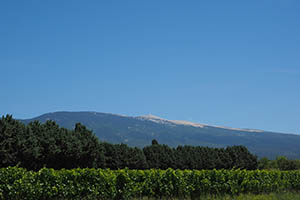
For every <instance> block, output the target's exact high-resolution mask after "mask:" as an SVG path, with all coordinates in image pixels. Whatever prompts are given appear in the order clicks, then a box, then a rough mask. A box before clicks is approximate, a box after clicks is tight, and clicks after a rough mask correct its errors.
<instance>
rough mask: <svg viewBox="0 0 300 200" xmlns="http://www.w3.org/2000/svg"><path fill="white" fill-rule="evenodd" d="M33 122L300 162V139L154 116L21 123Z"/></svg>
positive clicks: (134, 141)
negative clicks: (77, 125) (245, 151)
mask: <svg viewBox="0 0 300 200" xmlns="http://www.w3.org/2000/svg"><path fill="white" fill-rule="evenodd" d="M34 120H39V121H40V122H45V121H46V120H54V121H56V122H57V123H58V124H59V125H60V126H63V127H65V128H68V129H73V128H74V125H75V123H77V122H80V123H82V124H84V125H85V126H87V127H88V128H89V129H91V130H93V132H94V133H95V134H96V135H97V136H98V137H99V139H100V140H101V141H107V142H111V143H125V144H128V145H130V146H138V147H143V146H146V145H150V143H151V140H152V139H156V140H158V141H159V143H161V144H167V145H169V146H173V147H176V146H178V145H195V146H196V145H200V146H209V147H226V146H228V145H244V146H246V147H247V148H248V149H249V150H250V151H251V152H252V153H254V154H256V155H258V156H259V157H263V156H266V157H269V158H275V157H276V156H278V155H284V156H287V157H289V158H300V135H293V134H282V133H273V132H266V131H261V130H252V129H236V128H228V127H217V126H210V125H205V124H198V123H192V122H187V121H177V120H167V119H162V118H159V117H156V116H153V115H146V116H139V117H129V116H122V115H116V114H108V113H98V112H55V113H47V114H44V115H41V116H38V117H35V118H33V119H26V120H21V121H23V122H24V123H29V122H30V121H34Z"/></svg>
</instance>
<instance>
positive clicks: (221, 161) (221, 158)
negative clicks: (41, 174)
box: [0, 115, 258, 170]
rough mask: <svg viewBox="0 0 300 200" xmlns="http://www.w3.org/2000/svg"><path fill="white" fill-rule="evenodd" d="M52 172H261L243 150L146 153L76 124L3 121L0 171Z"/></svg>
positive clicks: (149, 149) (153, 149) (159, 147)
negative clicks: (11, 168) (106, 139)
mask: <svg viewBox="0 0 300 200" xmlns="http://www.w3.org/2000/svg"><path fill="white" fill-rule="evenodd" d="M7 166H19V167H23V168H26V169H28V170H39V169H41V168H43V167H48V168H54V169H62V168H65V169H72V168H78V167H79V168H110V169H122V168H126V167H127V168H129V169H150V168H156V169H167V168H173V169H232V168H240V169H257V167H258V160H257V157H256V156H255V155H252V154H251V153H250V152H249V151H248V149H247V148H246V147H244V146H231V147H227V148H210V147H200V146H187V145H185V146H178V147H177V148H171V147H169V146H167V145H164V144H159V143H158V142H157V141H156V140H153V141H152V144H151V145H150V146H146V147H144V148H143V149H140V148H137V147H129V146H127V145H126V144H110V143H107V142H101V141H100V140H99V139H98V138H97V136H96V135H94V133H93V132H92V131H91V130H88V129H87V128H86V127H85V126H84V125H82V124H80V123H77V124H76V125H75V128H74V130H68V129H65V128H62V127H59V126H58V125H57V124H56V123H55V122H54V121H46V122H45V123H43V124H41V123H40V122H38V121H34V122H30V123H29V124H27V125H25V124H23V123H21V122H20V121H18V120H16V119H14V118H13V117H12V116H11V115H6V116H2V118H1V120H0V168H2V167H7Z"/></svg>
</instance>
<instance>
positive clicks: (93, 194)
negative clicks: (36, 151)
mask: <svg viewBox="0 0 300 200" xmlns="http://www.w3.org/2000/svg"><path fill="white" fill-rule="evenodd" d="M298 191H300V171H277V170H271V171H266V170H253V171H250V170H239V169H235V170H173V169H167V170H155V169H151V170H128V169H122V170H109V169H79V168H78V169H73V170H64V169H62V170H53V169H48V168H43V169H41V170H39V171H38V172H33V171H27V170H25V169H22V168H17V167H9V168H2V169H0V199H1V200H9V199H24V200H26V199H28V200H31V199H32V200H33V199H35V200H36V199H41V200H42V199H43V200H48V199H49V200H69V199H70V200H71V199H72V200H76V199H78V200H79V199H86V200H88V199H89V200H94V199H95V200H96V199H97V200H100V199H110V200H111V199H116V200H119V199H143V200H146V199H176V200H177V199H178V200H179V199H190V200H194V199H216V200H219V199H226V200H227V199H228V200H229V199H237V200H239V199H246V200H247V199H249V200H250V199H256V200H259V199H262V200H264V199H272V200H273V199H275V200H276V199H300V198H299V196H300V195H299V194H298V193H297V192H298Z"/></svg>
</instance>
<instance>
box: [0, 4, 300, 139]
mask: <svg viewBox="0 0 300 200" xmlns="http://www.w3.org/2000/svg"><path fill="white" fill-rule="evenodd" d="M299 10H300V1H298V0H251V1H240V0H227V1H224V0H210V1H198V0H197V1H196V0H195V1H192V0H191V1H176V0H172V1H171V0H170V1H168V0H164V1H161V0H151V1H149V0H148V1H145V0H129V1H116V0H112V1H96V0H95V1H93V0H89V1H78V0H72V1H67V0H51V1H38V0H34V1H33V0H26V1H22V0H19V1H18V0H3V1H0V72H1V73H0V77H1V84H0V91H1V92H0V115H4V114H12V115H13V116H14V117H15V118H31V117H34V116H37V115H40V114H43V113H46V112H54V111H98V112H109V113H118V114H124V115H130V116H137V115H144V114H149V113H151V114H153V115H158V116H160V117H164V118H168V119H178V120H189V121H194V122H200V123H207V124H211V125H223V126H230V127H236V128H256V129H263V130H271V131H278V132H286V133H300V92H299V91H300V37H299V36H300V12H299Z"/></svg>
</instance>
